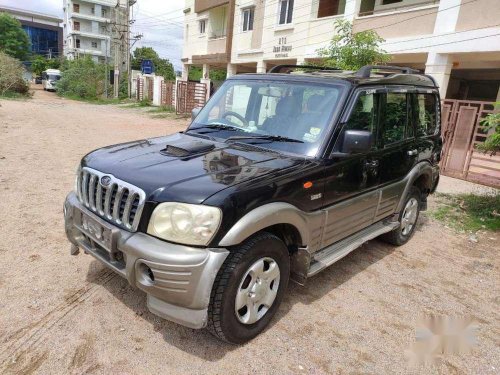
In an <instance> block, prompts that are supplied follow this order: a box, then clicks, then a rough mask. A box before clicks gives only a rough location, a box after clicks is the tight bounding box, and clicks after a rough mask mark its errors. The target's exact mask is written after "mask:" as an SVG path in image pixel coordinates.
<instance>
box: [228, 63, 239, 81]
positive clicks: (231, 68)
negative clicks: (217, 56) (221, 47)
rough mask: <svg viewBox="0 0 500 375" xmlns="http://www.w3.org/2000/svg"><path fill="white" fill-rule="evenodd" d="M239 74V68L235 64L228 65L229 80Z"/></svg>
mask: <svg viewBox="0 0 500 375" xmlns="http://www.w3.org/2000/svg"><path fill="white" fill-rule="evenodd" d="M237 72H238V68H237V66H236V65H235V64H231V63H228V64H227V75H226V77H227V78H229V77H231V76H234V75H235V74H236V73H237Z"/></svg>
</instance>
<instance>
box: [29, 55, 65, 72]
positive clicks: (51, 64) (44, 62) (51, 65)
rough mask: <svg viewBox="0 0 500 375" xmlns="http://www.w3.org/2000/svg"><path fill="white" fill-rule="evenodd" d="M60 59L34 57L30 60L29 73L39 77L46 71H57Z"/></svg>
mask: <svg viewBox="0 0 500 375" xmlns="http://www.w3.org/2000/svg"><path fill="white" fill-rule="evenodd" d="M61 61H62V59H47V58H45V57H43V56H40V55H36V56H35V57H34V58H33V60H31V71H32V72H33V73H35V75H36V76H41V75H42V72H43V71H44V70H47V69H59V68H60V67H61Z"/></svg>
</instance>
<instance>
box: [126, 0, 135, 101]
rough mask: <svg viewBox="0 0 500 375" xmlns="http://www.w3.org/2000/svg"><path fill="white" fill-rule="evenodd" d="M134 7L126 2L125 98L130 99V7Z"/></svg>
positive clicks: (132, 3) (130, 2) (131, 2)
mask: <svg viewBox="0 0 500 375" xmlns="http://www.w3.org/2000/svg"><path fill="white" fill-rule="evenodd" d="M133 5H134V2H133V1H130V0H127V36H126V42H127V48H125V52H126V53H127V97H128V98H130V97H131V96H132V95H131V91H132V90H131V89H132V86H131V85H132V77H131V74H132V71H131V69H130V7H131V6H133Z"/></svg>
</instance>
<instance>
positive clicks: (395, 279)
mask: <svg viewBox="0 0 500 375" xmlns="http://www.w3.org/2000/svg"><path fill="white" fill-rule="evenodd" d="M0 105H1V107H0V197H1V199H0V212H1V213H2V215H0V238H1V241H0V259H1V262H0V373H17V374H20V373H23V374H25V373H40V374H49V373H50V374H68V373H75V374H80V373H95V374H109V373H124V374H157V373H169V374H170V373H173V374H184V373H204V374H205V373H226V374H231V373H238V374H241V373H276V374H278V373H279V374H281V373H314V374H321V373H325V374H326V373H339V374H348V373H374V374H389V373H398V374H399V373H411V372H412V371H413V370H410V369H409V368H408V365H407V359H406V358H405V350H407V349H408V348H409V347H410V345H411V343H412V342H414V339H415V326H416V323H417V317H418V316H419V315H420V314H422V313H424V312H426V313H436V314H446V315H457V314H458V315H467V316H471V317H473V318H475V319H476V320H477V322H478V324H479V332H478V336H479V340H478V344H477V346H476V347H475V348H474V349H473V351H472V352H471V353H470V354H466V355H461V356H458V355H456V356H449V357H446V358H445V360H444V362H443V363H442V364H441V365H440V366H438V367H433V368H426V369H421V370H420V371H419V372H421V373H436V374H437V373H450V374H461V373H467V374H471V373H476V374H495V373H496V374H498V371H499V370H498V369H499V368H500V341H499V338H500V326H499V322H500V316H499V311H500V308H499V305H500V297H499V296H500V287H499V277H498V275H499V260H498V250H499V236H498V235H494V234H483V235H480V236H479V242H478V243H470V242H468V237H467V236H465V235H463V236H462V235H458V234H457V233H455V232H452V231H451V230H449V229H446V228H444V227H443V226H442V225H440V224H439V223H436V222H433V221H431V220H430V219H428V218H426V217H425V216H424V217H422V219H421V221H420V225H419V228H418V231H417V233H416V235H415V237H414V239H413V240H412V241H411V242H410V243H409V244H407V245H405V246H403V247H400V248H394V247H391V246H388V245H386V244H384V243H382V242H379V241H371V242H370V243H368V244H366V245H364V246H363V247H362V248H360V249H358V250H357V251H355V252H353V253H351V254H350V255H349V256H347V257H346V258H344V259H343V260H341V261H340V262H338V263H337V264H335V265H334V266H332V267H330V268H329V269H328V270H326V271H325V272H323V273H322V274H320V275H318V276H317V277H315V278H313V279H311V280H310V281H309V282H308V284H307V286H305V287H300V286H297V285H294V284H292V285H291V286H290V288H289V291H288V294H287V296H286V298H285V299H284V302H283V305H282V307H281V309H280V310H279V313H278V314H277V316H276V318H275V319H274V321H273V324H272V327H271V328H270V329H268V330H267V331H266V332H265V333H264V334H262V335H261V336H260V337H258V338H256V339H255V340H253V341H252V342H250V343H248V344H247V345H244V346H240V347H237V346H230V345H226V344H223V343H221V342H219V341H217V340H216V339H214V338H212V336H211V335H210V334H208V333H207V332H205V331H195V330H191V329H188V328H184V327H181V326H178V325H176V324H173V323H170V322H167V321H164V320H162V319H159V318H157V317H155V316H154V315H152V314H150V313H149V312H148V310H147V308H146V305H145V295H144V294H143V293H142V292H140V291H138V290H135V289H133V288H132V287H130V286H129V285H127V283H126V282H125V280H123V279H121V278H120V277H119V276H116V275H114V274H113V273H111V272H110V271H108V270H106V269H105V268H104V267H102V266H101V265H100V264H99V263H98V262H96V261H95V260H93V259H92V258H91V257H90V256H85V255H80V256H78V257H71V256H70V255H69V245H68V242H67V241H66V239H65V237H64V231H63V220H62V219H63V218H62V203H63V200H64V197H65V195H66V193H67V192H68V191H69V190H71V189H72V187H73V183H74V172H75V168H76V165H77V162H78V160H79V159H80V158H81V157H82V155H84V154H85V153H86V152H88V151H90V150H92V149H94V148H97V147H100V146H104V145H107V144H111V143H117V142H123V141H128V140H133V139H137V138H143V137H150V136H155V135H162V134H165V133H171V132H175V131H178V130H180V129H183V128H184V127H185V126H186V122H185V121H175V120H168V121H167V120H157V119H151V118H149V117H148V116H147V115H145V114H143V113H141V112H139V111H136V110H130V109H123V108H118V107H116V106H98V105H90V104H84V103H78V102H73V101H68V100H61V99H59V98H57V97H56V96H55V95H53V94H50V93H44V92H39V91H38V92H37V93H36V95H35V98H34V99H32V100H28V101H0Z"/></svg>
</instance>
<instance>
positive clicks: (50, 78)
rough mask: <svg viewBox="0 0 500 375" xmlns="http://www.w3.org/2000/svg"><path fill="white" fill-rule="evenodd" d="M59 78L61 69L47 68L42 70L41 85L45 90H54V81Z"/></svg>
mask: <svg viewBox="0 0 500 375" xmlns="http://www.w3.org/2000/svg"><path fill="white" fill-rule="evenodd" d="M60 79H61V71H60V70H57V69H47V70H46V71H44V72H42V85H43V89H44V90H46V91H56V90H57V88H56V82H57V81H59V80H60Z"/></svg>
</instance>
